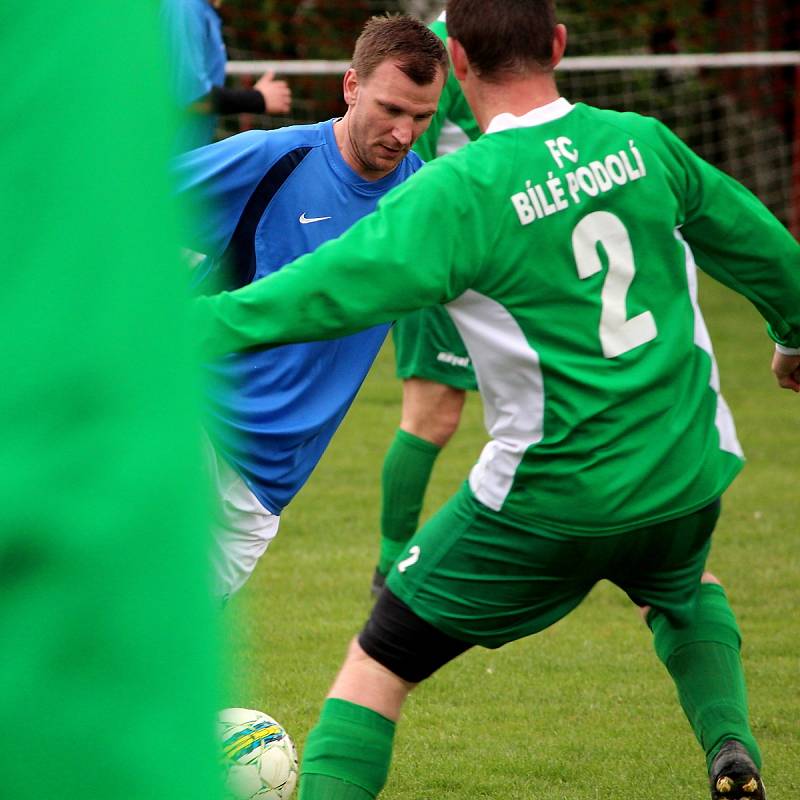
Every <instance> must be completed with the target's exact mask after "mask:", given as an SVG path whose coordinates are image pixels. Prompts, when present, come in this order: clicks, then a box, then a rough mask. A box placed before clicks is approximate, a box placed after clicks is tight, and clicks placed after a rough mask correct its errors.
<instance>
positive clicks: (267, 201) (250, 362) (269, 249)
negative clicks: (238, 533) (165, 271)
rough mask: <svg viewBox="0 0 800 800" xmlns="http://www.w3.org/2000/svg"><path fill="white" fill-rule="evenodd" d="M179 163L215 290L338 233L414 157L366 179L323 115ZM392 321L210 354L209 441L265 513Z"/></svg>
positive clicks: (302, 467)
mask: <svg viewBox="0 0 800 800" xmlns="http://www.w3.org/2000/svg"><path fill="white" fill-rule="evenodd" d="M176 164H177V179H178V184H179V185H178V188H179V190H180V191H182V192H186V193H188V194H189V196H190V197H191V199H192V201H193V202H194V203H200V204H202V206H203V207H204V208H205V213H204V216H203V223H202V225H201V226H197V229H196V230H195V231H194V232H193V236H192V241H189V242H187V244H188V245H189V246H190V247H192V249H194V250H197V251H199V252H202V253H206V254H207V255H208V258H207V259H206V262H205V263H204V264H202V265H200V266H199V267H198V268H197V269H199V270H202V271H203V274H202V277H201V280H200V283H201V288H203V286H202V285H203V284H205V285H206V286H209V287H211V286H213V289H211V290H212V291H216V290H219V289H221V288H235V287H238V286H243V285H245V284H247V283H250V282H252V281H254V280H256V279H258V278H262V277H264V276H265V275H268V274H269V273H271V272H275V271H276V270H278V269H280V268H281V267H282V266H283V265H284V264H286V263H288V262H290V261H292V260H294V259H295V258H297V257H298V256H300V255H303V254H304V253H308V252H310V251H312V250H315V249H316V248H317V247H318V246H319V245H321V244H322V243H323V242H326V241H327V240H329V239H332V238H334V237H336V236H338V235H339V234H341V233H342V232H344V231H345V230H347V229H348V228H349V227H350V226H351V225H352V224H353V223H355V222H356V221H358V220H359V219H361V217H363V216H365V215H366V214H368V213H369V212H371V211H372V210H373V209H374V208H375V206H376V204H377V202H378V200H379V199H380V198H381V197H382V196H383V195H384V194H386V192H388V191H389V190H390V189H391V188H392V187H394V186H396V185H397V184H399V183H401V182H402V181H404V180H405V179H406V178H408V177H409V176H410V175H411V174H413V173H414V172H415V171H416V170H417V169H419V168H420V166H422V161H421V160H420V158H419V157H418V156H417V155H416V154H415V153H409V154H408V155H407V156H406V157H405V159H404V160H403V161H402V162H401V163H400V164H399V165H398V166H397V167H396V168H395V170H394V171H393V172H391V173H390V174H389V175H386V176H385V177H383V178H381V179H380V180H377V181H367V180H365V179H364V178H362V177H360V176H359V175H357V174H356V173H355V172H354V171H353V170H352V169H351V168H350V167H349V166H348V165H347V164H346V163H345V161H344V159H343V158H342V156H341V154H340V152H339V148H338V147H337V145H336V140H335V138H334V132H333V121H329V122H322V123H319V124H316V125H304V126H297V127H291V128H282V129H279V130H274V131H249V132H247V133H242V134H239V135H238V136H233V137H231V138H229V139H226V140H224V141H222V142H218V143H216V144H213V145H210V146H208V147H203V148H200V149H199V150H195V151H192V152H190V153H185V154H184V155H182V156H181V157H179V158H178V159H177V162H176ZM220 276H222V278H221V282H220ZM388 327H389V326H388V325H379V326H377V327H374V328H370V329H369V330H366V331H362V332H361V333H358V334H355V335H353V336H348V337H346V338H344V339H335V340H330V341H323V342H311V343H308V344H295V345H287V346H284V347H277V348H273V349H265V350H254V351H249V352H246V353H242V354H233V355H230V356H227V357H225V358H224V359H221V360H220V361H217V362H214V363H213V364H210V365H209V367H208V368H209V370H210V371H211V372H212V376H211V377H212V380H211V386H210V388H209V405H210V407H209V412H210V420H209V427H210V430H211V433H212V437H213V439H214V442H215V444H216V446H217V448H218V450H219V451H220V452H221V453H222V455H223V456H224V457H225V459H226V460H227V461H228V462H229V463H230V464H231V465H232V466H233V467H234V469H236V471H237V472H238V473H239V475H241V477H242V478H243V479H244V480H245V482H246V483H247V484H248V486H249V487H250V489H251V490H252V491H253V493H254V494H255V495H256V497H258V499H259V500H260V502H261V503H262V504H263V505H264V507H265V508H267V509H268V510H269V511H271V512H272V513H274V514H279V513H280V512H281V510H282V509H283V508H284V506H285V505H286V504H287V503H288V502H289V501H290V500H291V499H292V497H294V495H295V494H297V492H298V491H299V489H300V488H301V486H302V485H303V484H304V483H305V482H306V480H307V479H308V476H309V475H310V474H311V471H312V470H313V469H314V467H315V466H316V464H317V462H318V461H319V459H320V457H321V456H322V453H323V452H324V450H325V448H326V447H327V445H328V442H329V441H330V439H331V437H332V436H333V434H334V432H335V431H336V428H337V427H338V426H339V423H340V422H341V421H342V418H343V417H344V415H345V413H346V412H347V409H348V408H349V407H350V404H351V403H352V402H353V398H354V397H355V395H356V392H357V391H358V389H359V387H360V386H361V383H362V382H363V380H364V378H365V377H366V374H367V372H368V371H369V368H370V366H371V364H372V362H373V360H374V359H375V356H376V355H377V354H378V350H379V349H380V347H381V344H382V343H383V340H384V338H385V336H386V333H387V331H388Z"/></svg>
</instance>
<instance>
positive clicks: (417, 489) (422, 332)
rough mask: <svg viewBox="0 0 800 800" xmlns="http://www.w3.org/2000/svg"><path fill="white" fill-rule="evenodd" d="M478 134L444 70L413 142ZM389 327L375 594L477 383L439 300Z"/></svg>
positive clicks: (414, 521) (443, 147)
mask: <svg viewBox="0 0 800 800" xmlns="http://www.w3.org/2000/svg"><path fill="white" fill-rule="evenodd" d="M430 27H431V30H432V31H434V33H436V35H437V36H439V37H440V38H441V39H442V40H446V39H447V26H446V22H445V14H444V12H442V14H441V15H440V16H439V18H438V19H437V20H436V21H435V22H433V23H432V25H431V26H430ZM479 135H480V129H479V128H478V124H477V122H475V117H474V116H473V115H472V111H471V110H470V107H469V105H468V104H467V101H466V99H465V98H464V94H463V92H462V91H461V87H460V85H459V83H458V81H457V80H456V77H455V75H454V74H453V71H452V70H450V73H449V75H448V78H447V83H446V84H445V86H444V89H443V91H442V96H441V99H440V100H439V106H438V108H437V110H436V114H435V116H434V117H433V119H432V120H431V124H430V126H429V128H428V130H427V131H426V132H425V133H424V134H423V135H422V136H421V137H420V138H419V140H418V141H417V143H416V144H415V145H414V150H415V151H416V152H417V153H418V154H419V155H420V156H422V158H423V159H425V161H431V160H433V159H434V158H437V157H438V156H441V155H446V154H447V153H452V152H453V151H455V150H457V149H458V148H459V147H461V146H462V145H465V144H467V143H468V142H470V141H473V140H475V139H477V138H478V136H479ZM392 335H393V339H394V348H395V358H396V362H397V377H398V378H401V379H402V381H403V408H402V412H401V419H400V427H399V428H398V430H397V432H396V433H395V436H394V439H393V441H392V444H391V446H390V448H389V450H388V452H387V453H386V458H385V459H384V462H383V470H382V473H381V488H382V492H383V494H382V497H381V550H380V556H379V558H378V565H377V568H376V570H375V574H374V576H373V579H372V591H373V594H375V595H377V594H378V593H379V592H380V590H381V588H382V587H383V584H384V582H385V579H386V574H387V573H388V571H389V568H390V567H391V566H392V563H393V562H394V560H395V558H396V557H397V555H398V554H399V553H400V552H401V551H402V550H403V548H404V547H405V545H406V543H407V542H408V540H409V539H410V538H411V535H412V534H413V533H414V531H415V530H416V529H417V525H418V523H419V515H420V511H421V510H422V502H423V500H424V498H425V490H426V489H427V487H428V481H429V480H430V476H431V471H432V470H433V465H434V463H435V461H436V459H437V458H438V456H439V453H440V452H441V449H442V448H443V447H444V446H445V445H446V444H447V442H448V441H450V438H451V437H452V436H453V434H454V433H455V432H456V430H457V429H458V425H459V423H460V421H461V411H462V409H463V408H464V400H465V396H466V390H468V389H470V390H475V389H477V388H478V386H477V384H476V382H475V371H474V370H473V368H472V364H471V362H470V358H469V354H468V353H467V348H466V346H465V345H464V342H463V341H462V339H461V336H460V335H459V333H458V330H457V329H456V326H455V325H454V323H453V321H452V319H451V318H450V315H449V314H448V313H447V311H446V310H445V309H444V308H442V307H441V306H433V307H431V308H423V309H420V310H419V311H414V312H412V313H411V314H407V315H406V316H404V317H401V318H400V319H398V320H397V322H396V323H395V325H394V328H393V330H392Z"/></svg>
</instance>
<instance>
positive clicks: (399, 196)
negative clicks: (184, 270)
mask: <svg viewBox="0 0 800 800" xmlns="http://www.w3.org/2000/svg"><path fill="white" fill-rule="evenodd" d="M457 155H459V154H457ZM452 160H453V159H450V158H448V159H438V160H437V161H435V162H434V163H433V164H431V165H429V166H427V167H425V169H423V170H421V171H420V172H418V173H417V174H416V175H414V176H413V177H412V178H411V179H409V180H408V181H406V183H404V184H403V185H402V186H399V187H398V188H396V189H394V190H393V191H392V192H390V193H389V194H388V195H387V196H386V197H385V198H383V200H382V201H381V202H380V204H379V206H378V209H377V210H376V211H375V212H374V213H372V214H370V215H368V216H367V217H365V218H364V219H362V220H361V221H359V222H358V223H356V225H354V226H353V227H352V228H351V229H350V230H348V231H347V232H346V233H345V234H343V235H342V236H340V237H339V238H338V239H335V240H332V241H330V242H326V243H325V244H323V245H322V246H321V247H319V248H318V249H317V250H315V251H314V252H313V253H309V254H308V255H305V256H302V257H301V258H299V259H297V260H296V261H293V262H291V263H290V264H287V265H286V266H284V267H282V268H281V269H280V270H279V271H278V272H276V273H273V274H272V275H269V276H267V277H265V278H263V279H261V280H259V281H255V282H254V283H252V284H250V285H249V286H246V287H244V288H242V289H238V290H236V291H234V292H223V293H221V294H218V295H213V296H210V297H203V298H198V299H197V300H196V301H195V306H194V315H195V322H196V324H197V327H198V334H199V337H200V344H201V347H202V349H203V351H204V352H205V353H206V354H208V355H216V354H222V353H226V352H230V351H233V350H242V349H246V348H250V347H256V346H259V345H262V346H263V345H265V344H272V345H276V344H285V343H288V342H296V341H313V340H318V339H330V338H336V337H339V336H344V335H347V334H350V333H354V332H356V331H359V330H363V329H364V328H368V327H371V326H372V325H376V324H378V323H382V322H388V321H391V320H394V319H396V318H397V317H399V316H402V315H403V314H406V313H408V312H409V311H414V310H416V309H418V308H424V307H426V306H432V305H438V304H441V303H446V302H448V301H449V300H452V299H453V298H455V297H457V296H458V295H460V294H462V293H463V292H464V291H465V290H466V289H467V288H468V287H469V286H470V284H471V282H472V281H473V280H474V277H475V275H476V274H477V272H478V270H479V268H480V265H481V262H482V260H483V253H485V252H486V251H487V240H488V239H489V238H490V236H491V231H488V230H487V225H486V223H484V222H481V221H480V216H481V215H480V214H478V210H479V209H478V208H477V207H476V205H475V201H474V200H472V199H471V198H470V193H469V192H468V191H466V190H465V188H464V187H463V186H460V185H459V184H460V183H461V182H462V181H463V178H462V177H460V174H459V172H458V171H457V170H456V169H455V168H454V167H453V166H452ZM484 216H485V215H484ZM465 252H468V253H470V257H469V258H468V259H465V258H464V257H463V254H464V253H465Z"/></svg>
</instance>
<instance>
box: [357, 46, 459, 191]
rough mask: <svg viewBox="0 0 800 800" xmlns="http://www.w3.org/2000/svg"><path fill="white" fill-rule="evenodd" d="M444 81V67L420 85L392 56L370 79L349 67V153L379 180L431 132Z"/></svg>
mask: <svg viewBox="0 0 800 800" xmlns="http://www.w3.org/2000/svg"><path fill="white" fill-rule="evenodd" d="M444 80H445V74H444V71H440V72H439V74H438V75H437V76H436V78H435V79H434V80H433V81H432V82H431V83H429V84H428V85H427V86H418V85H417V84H416V83H414V81H412V80H411V78H409V77H408V76H407V75H406V74H405V73H404V72H402V71H401V70H400V69H399V67H398V66H397V64H396V62H395V61H394V60H392V59H387V60H386V61H383V62H381V64H379V65H378V67H377V68H376V69H375V71H374V72H373V73H372V75H370V76H369V78H367V79H366V80H365V81H360V80H359V79H358V76H357V75H356V73H355V71H354V70H352V69H351V70H348V72H347V75H345V80H344V99H345V102H346V103H347V105H348V112H347V130H348V134H349V136H348V141H347V143H346V144H345V148H346V150H345V156H346V157H348V156H349V159H350V160H352V161H353V162H354V163H355V164H356V165H357V166H358V169H357V171H358V172H360V173H362V174H363V175H364V176H365V177H369V178H372V179H377V178H380V177H382V176H383V175H386V174H388V173H389V172H391V171H392V170H393V169H394V168H395V167H396V166H397V165H398V164H399V163H400V161H402V159H403V158H404V157H405V155H406V153H408V151H409V150H410V149H411V145H413V144H414V142H416V141H417V139H418V138H419V137H420V136H421V135H422V134H423V133H424V132H425V131H426V130H427V128H428V125H429V124H430V121H431V118H432V117H433V115H434V113H435V112H436V106H437V104H438V103H439V95H440V94H441V91H442V87H443V86H444ZM348 151H349V152H348Z"/></svg>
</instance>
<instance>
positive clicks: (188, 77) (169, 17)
mask: <svg viewBox="0 0 800 800" xmlns="http://www.w3.org/2000/svg"><path fill="white" fill-rule="evenodd" d="M222 1H223V0H162V2H161V25H162V28H163V33H164V35H165V36H166V39H167V52H168V56H169V66H170V78H171V80H170V84H171V87H170V88H171V90H172V94H173V97H174V98H175V101H176V102H177V104H178V106H179V108H180V109H181V110H182V112H183V114H184V116H183V120H182V124H181V126H180V129H179V132H178V141H177V143H176V148H175V151H176V152H179V153H182V152H184V151H186V150H191V149H192V148H194V147H202V146H203V145H206V144H209V143H210V142H212V141H213V140H214V131H215V129H216V126H217V115H218V114H239V113H244V112H249V113H253V114H264V113H270V114H286V113H288V111H289V109H290V107H291V100H292V94H291V91H290V90H289V86H288V85H287V83H286V81H280V80H278V81H276V80H274V77H273V73H272V72H267V73H266V74H264V75H262V76H261V78H259V80H258V81H257V82H256V83H255V85H254V86H253V88H252V89H227V88H225V65H226V63H227V61H228V56H227V53H226V51H225V43H224V42H223V40H222V20H221V19H220V16H219V13H218V12H217V9H218V8H219V7H220V6H221V5H222Z"/></svg>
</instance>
